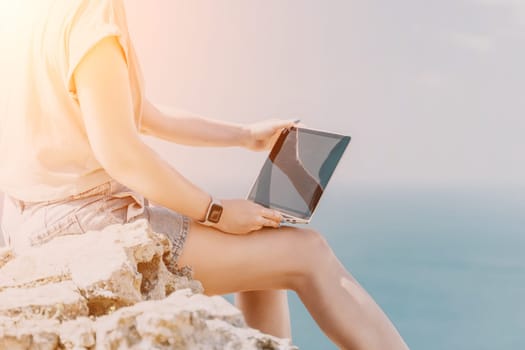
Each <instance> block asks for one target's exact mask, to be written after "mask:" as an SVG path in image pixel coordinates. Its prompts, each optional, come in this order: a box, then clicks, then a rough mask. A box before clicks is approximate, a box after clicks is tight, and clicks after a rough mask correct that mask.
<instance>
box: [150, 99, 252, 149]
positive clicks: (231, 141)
mask: <svg viewBox="0 0 525 350" xmlns="http://www.w3.org/2000/svg"><path fill="white" fill-rule="evenodd" d="M162 109H163V110H162V111H161V109H159V108H157V107H156V106H154V105H153V104H151V103H149V102H148V103H146V106H145V108H144V112H143V117H142V128H141V132H142V133H143V134H146V135H150V136H154V137H157V138H160V139H163V140H166V141H170V142H174V143H178V144H183V145H189V146H202V147H233V146H243V145H244V143H245V140H246V139H247V138H248V136H249V135H248V129H247V128H245V127H244V126H243V125H242V124H239V123H232V122H227V121H221V120H215V119H210V118H206V117H203V116H200V115H197V114H195V113H190V112H185V111H169V112H168V111H164V108H162Z"/></svg>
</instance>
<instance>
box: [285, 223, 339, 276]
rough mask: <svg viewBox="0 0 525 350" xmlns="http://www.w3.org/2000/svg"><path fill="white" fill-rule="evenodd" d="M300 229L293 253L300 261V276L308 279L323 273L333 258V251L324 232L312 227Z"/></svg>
mask: <svg viewBox="0 0 525 350" xmlns="http://www.w3.org/2000/svg"><path fill="white" fill-rule="evenodd" d="M299 230H300V232H299V234H298V236H297V237H296V238H297V242H296V243H297V244H296V245H295V247H294V248H293V249H294V250H293V252H292V254H293V255H294V256H295V258H296V259H297V261H298V262H299V264H298V269H299V271H298V272H299V276H300V277H301V279H303V280H304V279H307V280H308V279H311V278H314V277H315V275H316V274H318V273H322V271H323V267H324V266H326V264H327V263H328V262H330V261H332V260H333V251H332V249H331V248H330V245H329V244H328V241H327V240H326V238H325V237H324V236H323V234H322V233H320V232H318V231H317V230H314V229H310V228H304V229H299Z"/></svg>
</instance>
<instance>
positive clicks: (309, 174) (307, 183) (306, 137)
mask: <svg viewBox="0 0 525 350" xmlns="http://www.w3.org/2000/svg"><path fill="white" fill-rule="evenodd" d="M349 142H350V136H344V135H339V134H334V133H329V132H326V131H319V130H312V129H307V128H301V127H300V128H298V127H295V126H293V127H291V128H290V129H285V130H284V131H283V133H282V134H281V135H280V137H279V139H278V140H277V141H276V143H275V145H274V147H273V149H272V151H271V152H270V154H269V156H268V158H267V159H266V161H265V163H264V165H263V167H262V169H261V171H260V173H259V176H258V177H257V179H256V181H255V183H254V185H253V187H252V189H251V191H250V194H249V195H248V199H250V200H252V201H254V202H256V203H258V204H261V205H263V206H265V207H267V208H273V209H278V210H280V211H282V212H284V213H288V214H290V215H293V216H296V217H299V218H302V219H309V218H310V216H312V214H313V212H314V210H315V208H316V206H317V203H318V202H319V199H320V198H321V195H322V194H323V191H324V189H325V188H326V185H327V184H328V181H329V180H330V178H331V177H332V174H333V172H334V170H335V168H336V167H337V164H338V163H339V160H340V159H341V157H342V155H343V153H344V151H345V150H346V147H347V146H348V143H349Z"/></svg>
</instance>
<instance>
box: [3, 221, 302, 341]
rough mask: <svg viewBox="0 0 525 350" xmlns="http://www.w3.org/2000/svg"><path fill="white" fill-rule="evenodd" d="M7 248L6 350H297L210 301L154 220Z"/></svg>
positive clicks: (226, 306) (216, 298) (214, 299)
mask: <svg viewBox="0 0 525 350" xmlns="http://www.w3.org/2000/svg"><path fill="white" fill-rule="evenodd" d="M0 249H1V250H0V349H9V350H15V349H39V350H44V349H45V350H47V349H297V347H295V346H293V345H292V344H291V342H290V340H289V339H280V338H276V337H273V336H271V335H267V334H263V333H261V332H259V331H258V330H255V329H252V328H249V327H247V326H246V323H245V321H244V318H243V316H242V313H241V311H240V310H239V309H237V308H236V307H235V306H233V305H232V304H230V303H229V302H228V301H227V300H226V299H225V298H224V297H222V296H212V297H209V296H206V295H204V294H203V288H202V285H201V284H200V282H199V281H197V280H194V279H192V274H191V269H189V268H188V267H182V268H179V267H177V266H176V264H175V263H174V262H173V260H172V259H170V257H171V242H170V241H169V240H168V239H167V238H166V237H165V236H164V235H162V234H158V233H155V232H152V231H151V228H150V226H149V225H148V223H147V221H146V220H145V219H141V220H138V221H136V222H133V223H129V224H125V225H119V224H117V225H111V226H108V227H106V228H105V229H104V230H102V231H93V232H88V233H86V234H83V235H69V236H62V237H58V238H55V239H54V240H52V241H50V242H48V243H46V244H44V245H42V246H39V247H35V248H33V249H31V250H30V251H28V252H27V253H24V254H20V255H16V256H15V255H13V254H12V252H11V251H9V250H8V249H5V248H0Z"/></svg>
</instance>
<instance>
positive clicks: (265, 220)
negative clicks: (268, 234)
mask: <svg viewBox="0 0 525 350" xmlns="http://www.w3.org/2000/svg"><path fill="white" fill-rule="evenodd" d="M259 224H260V225H261V226H262V227H264V226H266V227H279V226H280V225H281V224H280V222H276V221H274V220H272V219H268V218H265V217H262V216H261V217H260V218H259ZM262 227H261V228H262Z"/></svg>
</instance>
